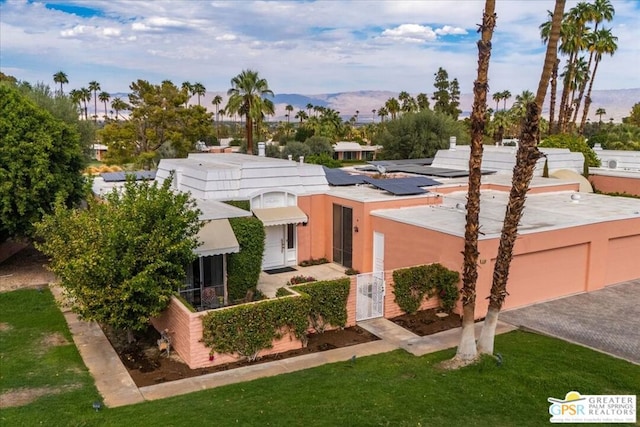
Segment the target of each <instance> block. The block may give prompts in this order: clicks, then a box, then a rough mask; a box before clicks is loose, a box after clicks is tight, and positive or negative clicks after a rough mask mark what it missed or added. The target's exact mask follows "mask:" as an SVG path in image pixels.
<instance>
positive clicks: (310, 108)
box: [307, 103, 313, 117]
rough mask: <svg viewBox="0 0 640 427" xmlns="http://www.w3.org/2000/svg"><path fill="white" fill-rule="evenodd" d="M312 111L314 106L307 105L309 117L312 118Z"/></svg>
mask: <svg viewBox="0 0 640 427" xmlns="http://www.w3.org/2000/svg"><path fill="white" fill-rule="evenodd" d="M311 110H313V104H311V103H308V104H307V116H309V117H311Z"/></svg>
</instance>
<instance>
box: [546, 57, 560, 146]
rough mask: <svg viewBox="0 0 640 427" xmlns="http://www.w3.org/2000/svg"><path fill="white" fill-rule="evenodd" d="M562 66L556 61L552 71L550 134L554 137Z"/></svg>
mask: <svg viewBox="0 0 640 427" xmlns="http://www.w3.org/2000/svg"><path fill="white" fill-rule="evenodd" d="M559 66H560V60H559V59H556V62H555V64H554V65H553V69H552V70H551V95H550V96H551V99H550V102H549V131H548V134H549V135H552V134H554V133H556V129H555V125H554V123H553V119H554V116H555V112H556V92H557V91H558V67H559Z"/></svg>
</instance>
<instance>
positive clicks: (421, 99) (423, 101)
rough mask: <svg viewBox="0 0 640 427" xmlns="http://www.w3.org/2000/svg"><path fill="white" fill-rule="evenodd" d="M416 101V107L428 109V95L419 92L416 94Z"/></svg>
mask: <svg viewBox="0 0 640 427" xmlns="http://www.w3.org/2000/svg"><path fill="white" fill-rule="evenodd" d="M416 102H417V103H418V109H419V110H420V111H425V110H428V109H429V96H427V94H426V93H419V94H418V95H417V96H416Z"/></svg>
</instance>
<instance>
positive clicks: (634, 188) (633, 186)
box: [589, 174, 640, 196]
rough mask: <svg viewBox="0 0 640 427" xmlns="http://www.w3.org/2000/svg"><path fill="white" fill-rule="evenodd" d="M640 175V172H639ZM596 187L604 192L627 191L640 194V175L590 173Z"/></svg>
mask: <svg viewBox="0 0 640 427" xmlns="http://www.w3.org/2000/svg"><path fill="white" fill-rule="evenodd" d="M638 175H640V174H638ZM589 181H591V183H592V184H593V186H594V188H595V189H596V190H598V191H602V192H604V193H627V194H633V195H635V196H640V176H639V177H637V178H630V177H622V176H607V175H589Z"/></svg>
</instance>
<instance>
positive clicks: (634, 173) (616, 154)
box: [589, 144, 640, 196]
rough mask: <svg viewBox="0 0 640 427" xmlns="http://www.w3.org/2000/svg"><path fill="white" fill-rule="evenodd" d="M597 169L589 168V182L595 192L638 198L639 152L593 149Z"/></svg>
mask: <svg viewBox="0 0 640 427" xmlns="http://www.w3.org/2000/svg"><path fill="white" fill-rule="evenodd" d="M593 150H594V151H595V153H596V155H597V156H598V158H599V159H600V163H601V165H600V167H599V168H589V180H590V181H591V182H592V183H593V185H594V186H595V188H596V190H599V191H602V192H605V193H621V194H622V193H627V194H630V195H634V196H640V151H624V150H603V149H602V147H601V146H600V144H596V145H595V146H594V147H593Z"/></svg>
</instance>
